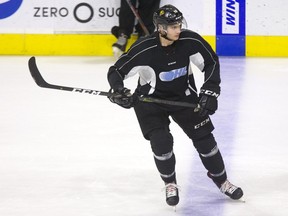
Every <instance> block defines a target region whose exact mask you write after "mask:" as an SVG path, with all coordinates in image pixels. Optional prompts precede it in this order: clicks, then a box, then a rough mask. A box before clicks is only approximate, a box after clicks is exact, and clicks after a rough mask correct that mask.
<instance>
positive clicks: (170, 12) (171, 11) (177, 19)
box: [153, 4, 184, 28]
mask: <svg viewBox="0 0 288 216" xmlns="http://www.w3.org/2000/svg"><path fill="white" fill-rule="evenodd" d="M183 19H184V17H183V15H182V13H181V12H180V11H179V10H178V9H177V8H176V7H174V6H173V5H170V4H168V5H164V6H163V7H161V8H159V9H158V10H157V11H155V12H154V14H153V22H154V25H155V26H156V28H158V25H159V24H160V25H173V24H177V23H182V22H183Z"/></svg>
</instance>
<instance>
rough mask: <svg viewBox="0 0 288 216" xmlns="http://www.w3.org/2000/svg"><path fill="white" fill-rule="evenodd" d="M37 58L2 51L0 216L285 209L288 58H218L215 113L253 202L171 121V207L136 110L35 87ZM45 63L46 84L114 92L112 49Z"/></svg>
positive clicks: (230, 161) (267, 213) (222, 144)
mask: <svg viewBox="0 0 288 216" xmlns="http://www.w3.org/2000/svg"><path fill="white" fill-rule="evenodd" d="M29 57H30V56H25V57H23V56H22V57H18V56H1V57H0V88H1V91H0V99H1V105H0V215H1V216H164V215H165V216H171V215H172V216H176V215H177V216H178V215H179V216H180V215H187V216H188V215H189V216H190V215H191V216H287V215H288V204H287V203H288V156H287V153H288V126H287V123H286V121H287V119H288V110H287V106H288V102H287V99H288V96H287V95H286V93H287V94H288V58H245V57H221V58H220V62H221V73H222V94H221V96H220V98H219V110H218V112H217V113H216V114H215V115H213V116H212V117H211V118H212V120H213V122H214V125H215V127H216V129H215V131H214V135H215V137H216V140H217V142H218V146H219V148H220V150H221V152H222V155H223V157H224V161H225V163H226V170H227V173H228V178H229V180H230V181H231V182H232V183H234V184H236V185H239V186H241V187H242V189H243V190H244V199H245V200H246V202H245V203H244V202H240V201H232V200H230V199H229V198H227V197H226V196H225V195H223V194H221V193H220V192H219V190H218V188H216V186H215V185H214V184H213V183H212V182H211V180H210V179H208V178H207V177H206V171H205V169H204V168H203V166H202V164H201V162H200V159H199V157H198V155H197V154H196V151H195V149H194V147H193V145H192V142H191V141H190V140H189V139H188V138H187V137H186V136H185V135H184V133H183V132H182V131H181V130H180V129H179V128H178V127H177V126H176V124H174V123H172V124H171V131H172V134H173V135H174V149H175V154H176V160H177V164H176V172H177V179H178V184H179V185H180V186H181V191H180V203H179V205H178V206H177V211H176V212H174V211H173V209H172V208H171V207H169V206H167V205H166V203H165V195H164V191H161V189H162V188H163V186H164V185H163V183H162V181H161V180H160V177H159V174H158V171H157V170H156V167H155V165H154V160H153V156H152V153H151V149H150V144H149V142H147V141H146V140H145V139H144V138H143V137H142V134H141V132H140V128H139V126H138V123H137V120H136V117H135V115H134V111H133V110H132V109H130V110H126V109H122V108H121V107H119V106H117V105H115V104H112V103H111V102H110V101H109V100H108V99H107V98H106V97H103V96H95V95H88V94H79V93H73V92H67V91H59V90H50V89H44V88H40V87H38V86H37V85H36V84H35V82H34V81H33V79H32V77H31V76H30V73H29V70H28V59H29ZM36 59H37V64H38V67H39V70H40V71H41V73H42V75H43V77H44V78H45V79H46V81H48V82H49V83H52V84H58V85H66V86H73V87H82V88H88V89H95V90H102V91H108V90H109V87H108V83H107V79H106V74H107V70H108V68H109V66H110V65H112V64H113V62H114V59H113V58H112V57H111V58H110V57H50V56H36ZM136 81H137V77H133V78H131V79H130V80H127V82H126V85H127V87H129V88H131V89H133V88H134V87H135V86H136ZM199 83H200V81H199ZM285 95H286V96H285Z"/></svg>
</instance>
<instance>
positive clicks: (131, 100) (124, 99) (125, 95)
mask: <svg viewBox="0 0 288 216" xmlns="http://www.w3.org/2000/svg"><path fill="white" fill-rule="evenodd" d="M109 92H110V93H112V89H110V91H109ZM113 93H114V94H113V96H109V97H108V98H109V100H110V101H111V102H112V103H116V104H117V105H119V106H121V107H123V108H126V109H129V108H131V107H133V106H135V105H136V104H137V103H138V96H137V95H136V94H131V91H130V89H127V88H125V87H120V88H118V89H116V90H115V91H114V92H113Z"/></svg>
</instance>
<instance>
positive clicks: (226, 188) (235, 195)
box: [207, 172, 243, 200]
mask: <svg viewBox="0 0 288 216" xmlns="http://www.w3.org/2000/svg"><path fill="white" fill-rule="evenodd" d="M207 175H208V177H209V178H211V179H212V180H213V178H212V176H211V174H210V173H209V172H208V174H207ZM213 181H214V180H213ZM214 183H215V184H216V185H217V187H218V188H219V189H220V191H221V192H222V193H224V194H226V195H227V196H228V197H230V198H231V199H233V200H240V199H241V198H242V196H243V190H242V189H241V188H240V187H237V186H235V185H233V184H232V183H231V182H229V181H228V180H227V179H226V181H224V182H223V183H222V184H219V183H217V182H215V181H214Z"/></svg>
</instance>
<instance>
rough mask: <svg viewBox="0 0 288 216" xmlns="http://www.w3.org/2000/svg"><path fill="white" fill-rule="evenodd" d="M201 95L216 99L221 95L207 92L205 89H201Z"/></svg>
mask: <svg viewBox="0 0 288 216" xmlns="http://www.w3.org/2000/svg"><path fill="white" fill-rule="evenodd" d="M201 94H205V95H210V96H213V97H216V98H217V97H219V94H217V93H216V92H213V91H210V90H205V89H201Z"/></svg>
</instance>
